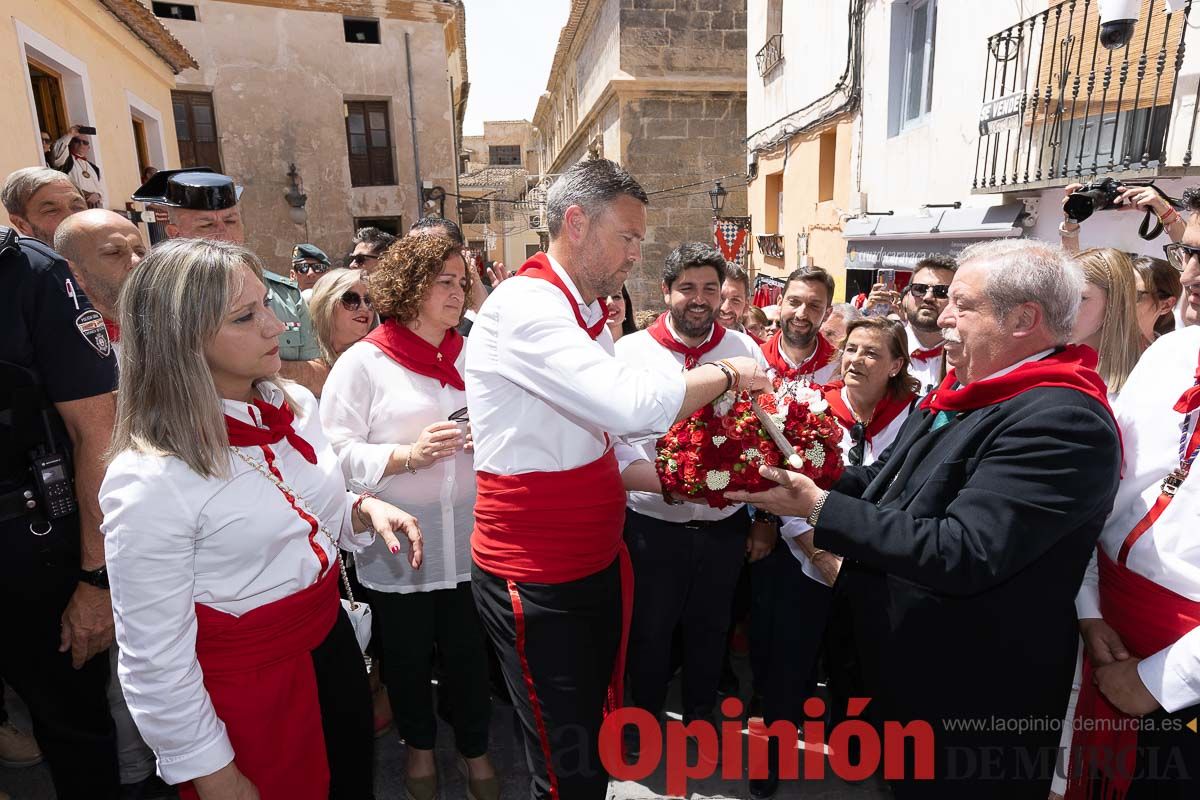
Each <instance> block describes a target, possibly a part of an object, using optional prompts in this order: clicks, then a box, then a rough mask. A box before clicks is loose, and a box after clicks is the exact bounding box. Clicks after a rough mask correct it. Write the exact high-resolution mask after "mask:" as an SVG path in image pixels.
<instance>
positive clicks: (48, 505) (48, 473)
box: [33, 453, 79, 519]
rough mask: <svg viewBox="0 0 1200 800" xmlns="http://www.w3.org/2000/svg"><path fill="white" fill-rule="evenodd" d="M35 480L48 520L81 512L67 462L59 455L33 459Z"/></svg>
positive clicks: (52, 454)
mask: <svg viewBox="0 0 1200 800" xmlns="http://www.w3.org/2000/svg"><path fill="white" fill-rule="evenodd" d="M33 480H34V482H35V483H36V484H37V489H38V494H39V495H40V496H41V498H42V503H43V504H44V506H43V512H44V513H45V516H46V519H58V518H59V517H65V516H67V515H69V514H74V513H75V512H76V511H78V510H79V504H78V503H76V502H75V491H74V487H73V486H72V485H71V476H70V473H69V471H68V467H67V461H66V459H65V458H63V457H62V456H61V455H59V454H57V453H51V454H49V455H46V456H42V457H41V458H35V459H33Z"/></svg>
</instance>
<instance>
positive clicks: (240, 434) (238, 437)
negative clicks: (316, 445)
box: [225, 398, 317, 464]
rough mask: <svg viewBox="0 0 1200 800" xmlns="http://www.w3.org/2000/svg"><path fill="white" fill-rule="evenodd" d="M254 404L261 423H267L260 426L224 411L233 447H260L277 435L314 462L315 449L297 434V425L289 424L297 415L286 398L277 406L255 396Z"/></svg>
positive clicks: (274, 439) (309, 461)
mask: <svg viewBox="0 0 1200 800" xmlns="http://www.w3.org/2000/svg"><path fill="white" fill-rule="evenodd" d="M254 407H255V408H257V409H258V413H259V415H260V416H261V417H262V421H263V425H266V426H267V427H265V428H259V427H257V426H255V425H251V424H249V423H246V422H242V421H241V420H240V419H234V418H233V417H231V416H229V415H228V414H226V415H225V430H226V432H228V434H229V443H230V444H231V445H233V446H234V447H255V446H257V447H261V446H263V445H267V444H275V443H276V442H278V441H279V440H280V439H287V441H288V444H290V445H291V446H292V447H294V448H295V449H296V452H297V453H299V454H300V455H302V456H304V459H305V460H306V461H308V463H310V464H315V463H317V451H315V450H313V446H312V445H311V444H309V443H308V442H306V441H304V439H302V438H300V434H298V433H296V429H295V428H293V427H292V422H293V421H294V420H295V419H296V415H295V413H294V412H293V411H292V407H291V406H289V405H288V404H287V402H286V401H285V402H284V403H282V404H281V405H280V406H278V407H276V406H273V405H271V404H270V403H268V402H267V401H265V400H261V399H257V398H256V399H255V400H254Z"/></svg>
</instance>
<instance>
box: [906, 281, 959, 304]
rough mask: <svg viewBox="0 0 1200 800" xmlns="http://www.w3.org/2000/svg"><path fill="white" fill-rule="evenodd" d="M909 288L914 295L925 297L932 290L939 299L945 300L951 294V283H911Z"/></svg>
mask: <svg viewBox="0 0 1200 800" xmlns="http://www.w3.org/2000/svg"><path fill="white" fill-rule="evenodd" d="M908 290H909V291H910V292H912V293H913V296H914V297H924V296H925V295H926V293H928V292H930V291H932V292H933V296H934V297H935V298H936V299H938V300H945V299H946V298H947V297H949V296H950V284H948V283H910V284H909V285H908Z"/></svg>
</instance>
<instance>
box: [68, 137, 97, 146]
mask: <svg viewBox="0 0 1200 800" xmlns="http://www.w3.org/2000/svg"><path fill="white" fill-rule="evenodd" d="M71 144H80V145H83V146H85V147H91V146H92V143H91V142H89V141H88V140H87V139H72V140H71Z"/></svg>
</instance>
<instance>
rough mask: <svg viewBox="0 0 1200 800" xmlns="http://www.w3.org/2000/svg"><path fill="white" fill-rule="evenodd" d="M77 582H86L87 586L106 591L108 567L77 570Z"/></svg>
mask: <svg viewBox="0 0 1200 800" xmlns="http://www.w3.org/2000/svg"><path fill="white" fill-rule="evenodd" d="M79 582H80V583H86V584H87V585H88V586H95V587H96V588H97V589H103V590H104V591H108V567H106V566H105V567H101V568H100V569H93V570H86V569H81V570H79Z"/></svg>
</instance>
